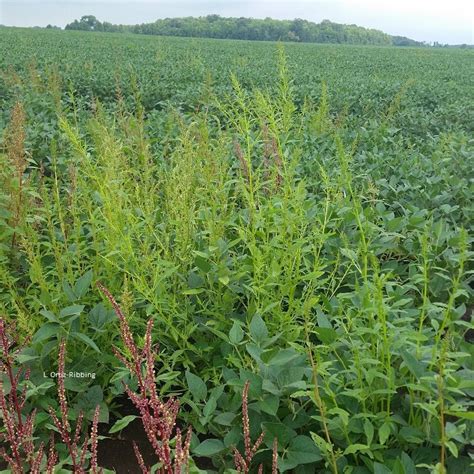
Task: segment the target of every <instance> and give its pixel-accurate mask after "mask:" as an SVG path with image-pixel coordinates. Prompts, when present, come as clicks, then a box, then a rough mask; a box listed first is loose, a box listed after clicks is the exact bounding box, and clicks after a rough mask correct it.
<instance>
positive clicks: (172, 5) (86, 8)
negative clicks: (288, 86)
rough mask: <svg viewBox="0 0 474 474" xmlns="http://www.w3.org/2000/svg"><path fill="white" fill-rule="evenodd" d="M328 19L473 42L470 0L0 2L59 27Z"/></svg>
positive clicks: (32, 20) (2, 17)
mask: <svg viewBox="0 0 474 474" xmlns="http://www.w3.org/2000/svg"><path fill="white" fill-rule="evenodd" d="M209 14H218V15H221V16H231V17H241V16H245V17H253V18H265V17H271V18H275V19H290V20H292V19H294V18H304V19H306V20H310V21H314V22H316V23H319V22H320V21H322V20H324V19H328V20H331V21H334V22H337V23H350V24H352V23H354V24H357V25H360V26H365V27H369V28H377V29H379V30H382V31H384V32H386V33H389V34H392V35H401V36H408V37H409V38H413V39H415V40H418V41H427V42H433V41H438V42H440V43H448V44H460V43H468V44H474V0H239V1H237V0H100V1H91V0H46V1H41V0H0V24H3V25H8V26H46V25H47V24H48V23H50V24H53V25H57V26H61V27H64V26H65V25H66V24H67V23H70V22H71V21H73V20H74V19H76V18H80V17H81V16H82V15H95V16H96V17H97V18H98V19H99V20H101V21H109V22H111V23H123V24H136V23H148V22H153V21H155V20H156V19H158V18H167V17H180V16H202V15H209Z"/></svg>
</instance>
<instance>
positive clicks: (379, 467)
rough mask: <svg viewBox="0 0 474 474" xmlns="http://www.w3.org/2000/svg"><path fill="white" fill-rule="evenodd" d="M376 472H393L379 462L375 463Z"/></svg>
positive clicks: (379, 473) (377, 473) (383, 473)
mask: <svg viewBox="0 0 474 474" xmlns="http://www.w3.org/2000/svg"><path fill="white" fill-rule="evenodd" d="M374 474H392V471H391V470H390V469H389V468H388V467H386V466H384V465H383V464H380V463H378V462H375V463H374Z"/></svg>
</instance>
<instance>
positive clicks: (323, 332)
mask: <svg viewBox="0 0 474 474" xmlns="http://www.w3.org/2000/svg"><path fill="white" fill-rule="evenodd" d="M314 332H315V333H316V334H317V335H318V337H319V339H321V341H322V343H323V344H326V345H329V344H332V343H333V342H334V341H335V340H336V339H337V332H336V331H335V330H334V329H331V328H314Z"/></svg>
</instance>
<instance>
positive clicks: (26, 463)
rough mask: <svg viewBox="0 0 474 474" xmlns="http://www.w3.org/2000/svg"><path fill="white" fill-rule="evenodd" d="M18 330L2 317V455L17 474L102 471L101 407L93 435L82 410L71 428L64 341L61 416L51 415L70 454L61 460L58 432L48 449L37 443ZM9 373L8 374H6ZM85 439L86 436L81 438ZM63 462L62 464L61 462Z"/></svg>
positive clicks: (79, 473)
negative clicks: (19, 357) (99, 453)
mask: <svg viewBox="0 0 474 474" xmlns="http://www.w3.org/2000/svg"><path fill="white" fill-rule="evenodd" d="M12 334H14V331H13V330H12V328H8V327H7V325H6V323H5V321H4V320H3V319H1V318H0V344H1V353H2V358H1V364H2V365H1V367H0V369H1V372H0V374H1V375H2V379H1V380H0V409H1V415H2V420H3V422H4V426H5V431H6V433H5V434H3V433H2V437H1V439H0V441H1V442H2V444H3V445H5V446H6V448H5V447H2V448H1V451H0V456H1V457H2V458H3V459H4V460H5V461H6V462H7V464H8V466H9V468H10V469H11V472H12V473H13V474H23V473H25V474H26V473H32V474H40V473H42V472H47V473H48V474H49V473H51V474H53V473H54V472H57V471H56V469H57V468H58V467H61V468H62V469H64V468H65V467H67V466H68V465H69V466H70V467H71V471H70V472H72V473H74V474H85V473H86V472H88V473H92V474H101V473H102V472H103V470H102V469H99V468H98V465H97V446H98V423H99V407H97V408H96V410H95V414H94V419H93V422H92V429H91V434H90V436H89V435H88V434H85V435H83V432H84V431H83V429H84V426H83V418H84V417H83V413H79V416H78V419H77V421H76V428H75V430H74V431H71V425H70V422H69V418H70V416H69V407H68V403H67V398H66V390H65V387H64V378H65V373H66V372H65V357H66V343H65V341H62V342H61V344H60V348H59V363H58V374H59V378H58V399H59V406H60V413H61V415H60V418H59V417H58V416H57V415H56V412H55V410H54V409H53V408H52V407H50V408H49V414H50V416H51V418H52V420H53V423H54V426H55V428H56V430H57V431H58V432H59V435H60V439H61V441H62V443H63V444H64V445H65V446H66V448H67V451H68V454H69V456H68V457H67V458H65V459H61V460H59V455H58V452H57V445H56V444H55V438H54V433H52V435H51V440H50V446H49V449H48V451H47V452H45V451H46V447H45V444H44V442H41V443H40V444H39V445H38V444H37V443H35V439H36V438H35V417H36V414H37V411H36V409H34V410H32V411H31V412H30V413H27V414H25V405H26V400H27V383H26V382H28V380H29V373H28V372H24V371H23V370H22V369H21V368H19V369H18V368H16V365H17V364H16V363H15V360H14V359H15V356H17V355H19V353H20V351H21V350H22V346H21V345H20V344H18V341H15V340H14V339H13V338H12ZM4 376H6V377H4ZM4 380H7V381H8V383H9V389H8V392H9V393H5V389H4ZM81 438H83V439H81ZM58 461H59V463H58ZM68 472H69V471H68Z"/></svg>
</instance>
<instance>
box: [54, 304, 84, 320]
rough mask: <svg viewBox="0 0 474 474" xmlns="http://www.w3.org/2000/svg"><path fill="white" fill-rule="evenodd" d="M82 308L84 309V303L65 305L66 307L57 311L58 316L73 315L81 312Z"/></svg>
mask: <svg viewBox="0 0 474 474" xmlns="http://www.w3.org/2000/svg"><path fill="white" fill-rule="evenodd" d="M83 309H84V305H82V304H75V305H72V306H67V307H66V308H63V309H62V310H61V312H60V313H59V317H60V318H66V317H68V316H75V315H78V314H81V313H82V310H83Z"/></svg>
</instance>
